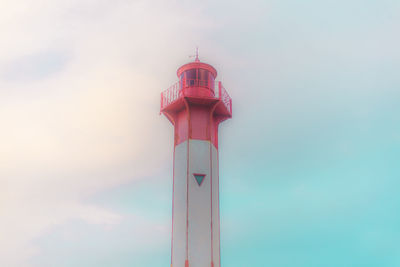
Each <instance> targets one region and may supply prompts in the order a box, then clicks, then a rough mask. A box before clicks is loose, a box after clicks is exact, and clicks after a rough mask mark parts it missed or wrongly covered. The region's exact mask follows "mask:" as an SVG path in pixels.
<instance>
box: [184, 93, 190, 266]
mask: <svg viewBox="0 0 400 267" xmlns="http://www.w3.org/2000/svg"><path fill="white" fill-rule="evenodd" d="M184 101H185V106H186V110H187V113H188V116H187V117H188V130H189V133H188V139H187V163H186V261H187V262H189V167H190V166H189V165H190V158H189V157H190V150H189V146H190V128H191V127H190V109H189V105H188V103H187V100H186V99H185V98H184Z"/></svg>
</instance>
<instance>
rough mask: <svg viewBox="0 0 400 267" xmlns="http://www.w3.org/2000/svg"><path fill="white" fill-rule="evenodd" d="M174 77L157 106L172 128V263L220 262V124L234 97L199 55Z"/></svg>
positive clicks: (174, 266) (179, 266) (202, 266)
mask: <svg viewBox="0 0 400 267" xmlns="http://www.w3.org/2000/svg"><path fill="white" fill-rule="evenodd" d="M177 76H178V81H177V82H176V83H175V84H173V85H172V86H171V87H169V88H168V89H167V90H165V91H163V92H162V93H161V108H160V112H161V113H163V114H164V115H165V116H166V117H167V119H168V120H169V121H170V122H171V123H172V125H173V126H174V132H175V134H174V156H173V157H174V159H173V199H172V241H171V267H220V265H221V263H220V262H221V261H220V216H219V168H218V125H219V124H220V123H221V122H223V121H224V120H226V119H229V118H231V117H232V100H231V98H230V96H229V95H228V93H227V91H226V90H225V88H224V87H223V86H222V83H221V82H220V81H216V80H215V79H216V77H217V71H216V70H215V68H214V67H213V66H211V65H209V64H206V63H204V62H200V60H199V59H198V56H197V55H196V59H195V61H193V62H190V63H188V64H185V65H183V66H181V67H180V68H179V69H178V70H177Z"/></svg>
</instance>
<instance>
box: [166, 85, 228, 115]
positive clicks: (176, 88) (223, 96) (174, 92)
mask: <svg viewBox="0 0 400 267" xmlns="http://www.w3.org/2000/svg"><path fill="white" fill-rule="evenodd" d="M203 83H206V82H202V81H200V80H199V81H197V82H195V83H194V84H195V85H196V86H197V85H201V84H203ZM186 87H187V86H186ZM181 96H182V84H181V82H179V81H178V82H176V83H174V84H173V85H171V86H170V87H169V88H168V89H166V90H164V91H163V92H162V93H161V109H163V108H165V107H166V106H168V105H169V104H171V103H172V102H174V101H176V100H177V99H178V98H180V97H181ZM214 98H216V99H219V100H221V101H222V103H223V104H224V105H225V107H226V109H227V110H229V113H232V99H231V97H230V96H229V94H228V92H227V91H226V90H225V88H224V87H223V86H222V83H221V82H219V81H218V82H215V90H214Z"/></svg>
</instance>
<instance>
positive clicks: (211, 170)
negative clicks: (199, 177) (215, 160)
mask: <svg viewBox="0 0 400 267" xmlns="http://www.w3.org/2000/svg"><path fill="white" fill-rule="evenodd" d="M211 149H212V144H211V141H210V185H211V194H210V198H211V265H212V263H213V261H214V252H213V169H212V150H211Z"/></svg>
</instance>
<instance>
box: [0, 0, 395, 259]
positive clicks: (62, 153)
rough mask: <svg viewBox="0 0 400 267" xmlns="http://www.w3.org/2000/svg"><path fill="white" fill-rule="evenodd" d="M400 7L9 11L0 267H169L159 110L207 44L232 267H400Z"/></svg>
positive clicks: (167, 165) (38, 3) (273, 0)
mask: <svg viewBox="0 0 400 267" xmlns="http://www.w3.org/2000/svg"><path fill="white" fill-rule="evenodd" d="M399 29H400V2H399V1H397V0H380V1H369V0H363V1H361V0H346V1H344V0H336V1H333V0H332V1H331V0H326V1H317V0H303V1H294V0H293V1H289V0H280V1H278V0H264V1H261V0H259V1H256V0H249V1H232V0H230V1H227V0H223V1H208V0H207V1H176V0H175V1H162V0H155V1H144V0H142V1H129V0H98V1H95V0H57V1H54V0H53V1H50V0H18V1H14V0H2V1H1V2H0V123H1V128H0V266H4V267H54V266H58V267H72V266H74V267H92V266H93V267H94V266H96V267H109V266H111V267H128V266H129V267H132V266H138V267H139V266H151V267H153V266H154V267H157V266H169V264H170V228H171V206H172V205H171V201H172V200H171V198H172V149H173V129H172V126H171V125H170V123H169V122H168V120H167V119H165V118H163V117H162V116H160V115H159V101H160V99H159V94H160V92H161V91H162V90H163V89H166V88H167V87H168V86H169V85H171V84H172V83H174V82H175V81H176V79H177V78H176V69H177V68H178V67H179V66H180V65H182V64H184V63H186V62H187V61H189V57H188V56H189V55H192V54H193V53H194V50H195V47H196V46H199V50H200V60H202V61H205V62H207V63H210V64H212V65H213V66H214V67H216V69H217V70H218V73H219V76H218V78H219V79H220V80H222V81H223V83H224V85H225V88H227V90H228V92H229V93H230V95H231V97H232V99H233V119H232V120H229V121H226V122H224V123H223V124H222V125H221V127H220V152H219V153H220V155H219V157H220V184H221V192H220V201H221V227H222V230H221V246H222V247H221V256H222V265H223V266H225V267H248V266H262V267H264V266H265V267H269V266H271V267H314V266H315V267H342V266H349V267H354V266H363V267H396V266H400V242H399V241H400V194H399V188H400V179H399V178H400V49H399V47H400V34H399Z"/></svg>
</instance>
